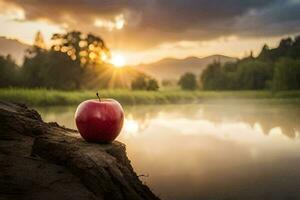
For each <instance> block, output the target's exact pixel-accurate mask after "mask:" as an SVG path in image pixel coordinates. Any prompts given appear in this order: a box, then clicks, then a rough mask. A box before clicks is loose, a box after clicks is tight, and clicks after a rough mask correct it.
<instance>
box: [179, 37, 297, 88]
mask: <svg viewBox="0 0 300 200" xmlns="http://www.w3.org/2000/svg"><path fill="white" fill-rule="evenodd" d="M179 85H180V86H181V88H182V89H188V90H194V89H196V88H197V87H198V88H202V89H203V90H263V89H270V90H298V89H300V36H297V37H295V39H292V38H286V39H282V40H281V41H280V43H279V45H278V47H276V48H273V49H270V48H269V47H268V46H267V45H264V47H263V48H262V50H261V52H260V54H259V55H258V56H257V57H254V56H253V55H252V53H251V55H250V56H248V57H245V58H243V59H240V60H237V61H236V62H231V63H225V64H221V63H220V62H219V61H217V60H216V61H215V62H213V63H211V64H210V65H208V67H207V68H206V69H205V70H204V71H203V73H202V74H201V75H200V77H199V80H197V76H196V75H195V74H192V73H187V74H184V75H183V76H182V77H181V78H180V80H179Z"/></svg>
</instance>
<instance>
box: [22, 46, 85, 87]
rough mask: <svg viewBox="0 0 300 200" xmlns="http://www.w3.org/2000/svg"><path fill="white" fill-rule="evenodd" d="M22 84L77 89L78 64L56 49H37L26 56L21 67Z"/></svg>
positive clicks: (78, 83) (78, 85) (79, 77)
mask: <svg viewBox="0 0 300 200" xmlns="http://www.w3.org/2000/svg"><path fill="white" fill-rule="evenodd" d="M22 72H23V77H24V85H25V86H27V87H45V88H55V89H63V90H72V89H79V87H80V81H81V74H80V65H79V64H78V63H76V62H74V61H73V60H72V59H71V58H70V57H69V56H68V55H66V54H64V53H62V52H57V51H42V52H40V51H38V52H36V53H35V54H34V56H33V57H26V58H25V62H24V64H23V68H22Z"/></svg>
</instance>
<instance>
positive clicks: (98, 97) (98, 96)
mask: <svg viewBox="0 0 300 200" xmlns="http://www.w3.org/2000/svg"><path fill="white" fill-rule="evenodd" d="M96 95H97V97H98V99H99V101H101V99H100V97H99V93H98V92H97V93H96Z"/></svg>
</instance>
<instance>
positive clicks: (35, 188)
mask: <svg viewBox="0 0 300 200" xmlns="http://www.w3.org/2000/svg"><path fill="white" fill-rule="evenodd" d="M0 199H43V200H44V199H46V200H47V199H55V200H59V199H64V200H65V199H72V200H74V199H75V200H76V199H101V200H102V199H103V200H106V199H107V200H142V199H145V200H158V199H159V198H158V197H156V196H155V195H154V194H153V193H152V192H151V191H150V189H149V188H148V187H147V186H146V185H143V183H142V182H141V181H140V180H139V178H138V176H137V175H136V173H135V172H134V170H133V168H132V166H131V164H130V161H129V159H128V158H127V155H126V148H125V145H124V144H122V143H120V142H117V141H116V142H113V143H111V144H91V143H87V142H85V141H84V140H83V139H81V138H80V137H79V134H78V132H77V131H75V130H71V129H67V128H64V127H60V126H59V125H58V124H57V123H45V122H43V121H42V119H41V116H40V115H39V114H38V113H37V112H36V111H35V110H31V109H29V108H27V107H26V106H25V105H20V104H13V103H7V102H0Z"/></svg>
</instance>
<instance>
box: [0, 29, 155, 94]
mask: <svg viewBox="0 0 300 200" xmlns="http://www.w3.org/2000/svg"><path fill="white" fill-rule="evenodd" d="M51 40H52V46H51V48H50V49H46V48H45V46H46V45H45V42H44V39H43V37H42V35H41V33H40V32H38V33H37V35H36V37H35V41H34V45H33V47H32V48H30V49H28V50H27V51H26V54H25V58H24V62H23V65H22V66H18V65H17V64H16V63H15V62H14V60H13V59H12V58H11V56H0V87H27V88H37V87H39V88H40V87H42V88H49V89H62V90H75V89H98V88H132V89H140V90H158V88H159V87H158V83H157V81H156V80H155V79H153V78H151V77H149V76H148V75H146V74H144V73H141V72H139V71H137V70H135V69H133V68H129V67H124V68H122V69H116V68H115V67H113V66H112V65H111V64H109V63H108V62H107V61H108V60H109V58H110V57H111V53H110V50H109V48H108V47H107V46H106V44H105V42H104V41H103V39H102V38H100V37H98V36H95V35H93V34H87V35H86V34H83V33H81V32H79V31H72V32H67V33H64V34H54V35H53V36H52V38H51ZM140 80H143V81H144V83H143V84H142V85H141V84H139V82H140Z"/></svg>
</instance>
